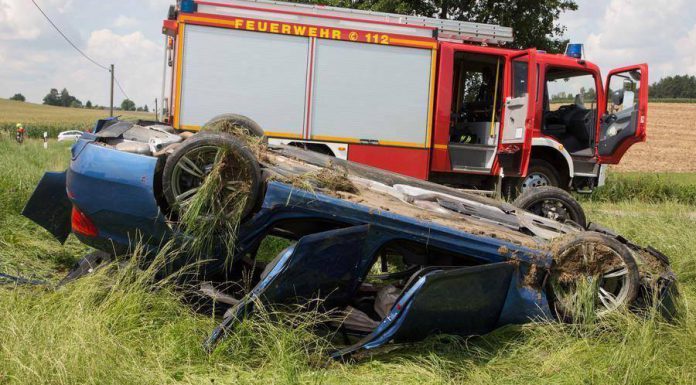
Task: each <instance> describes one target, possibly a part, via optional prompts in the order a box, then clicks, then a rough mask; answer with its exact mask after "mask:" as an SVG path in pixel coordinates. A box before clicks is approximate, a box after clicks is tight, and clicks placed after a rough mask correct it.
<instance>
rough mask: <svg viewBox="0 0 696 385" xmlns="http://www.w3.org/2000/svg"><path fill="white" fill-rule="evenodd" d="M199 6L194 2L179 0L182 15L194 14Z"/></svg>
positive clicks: (191, 0)
mask: <svg viewBox="0 0 696 385" xmlns="http://www.w3.org/2000/svg"><path fill="white" fill-rule="evenodd" d="M197 8H198V4H196V2H195V1H194V0H179V9H180V10H181V12H182V13H194V12H196V11H197V10H198V9H197Z"/></svg>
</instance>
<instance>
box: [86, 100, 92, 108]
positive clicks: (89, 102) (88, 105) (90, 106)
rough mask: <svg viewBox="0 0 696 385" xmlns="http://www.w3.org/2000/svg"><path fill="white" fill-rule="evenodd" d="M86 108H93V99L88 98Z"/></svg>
mask: <svg viewBox="0 0 696 385" xmlns="http://www.w3.org/2000/svg"><path fill="white" fill-rule="evenodd" d="M85 108H89V109H91V108H92V101H90V100H88V101H87V103H85Z"/></svg>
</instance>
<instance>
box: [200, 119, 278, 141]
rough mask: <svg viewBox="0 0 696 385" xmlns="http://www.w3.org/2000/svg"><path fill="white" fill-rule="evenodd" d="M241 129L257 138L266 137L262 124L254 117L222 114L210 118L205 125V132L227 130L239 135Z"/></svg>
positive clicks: (203, 129) (229, 132)
mask: <svg viewBox="0 0 696 385" xmlns="http://www.w3.org/2000/svg"><path fill="white" fill-rule="evenodd" d="M239 130H241V131H242V132H243V133H244V134H246V135H249V136H251V137H255V138H264V140H266V138H265V133H264V131H263V129H262V128H261V126H260V125H259V124H258V123H256V122H255V121H253V120H252V119H250V118H248V117H246V116H244V115H237V114H222V115H218V116H216V117H214V118H212V119H210V120H209V121H208V122H207V123H206V124H204V125H203V128H202V129H201V131H203V132H206V131H208V132H226V133H228V134H233V135H237V134H238V131H239Z"/></svg>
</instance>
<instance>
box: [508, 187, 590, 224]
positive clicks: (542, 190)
mask: <svg viewBox="0 0 696 385" xmlns="http://www.w3.org/2000/svg"><path fill="white" fill-rule="evenodd" d="M512 205H513V206H515V207H519V208H521V209H523V210H525V211H529V212H531V213H532V214H536V215H539V216H541V217H545V218H549V219H553V220H556V221H559V222H565V221H568V220H570V221H573V222H575V223H577V224H578V225H579V226H581V227H582V228H583V229H584V228H587V216H586V215H585V210H583V208H582V206H580V203H578V201H577V200H575V198H573V196H572V195H570V193H569V192H567V191H565V190H562V189H560V188H558V187H552V186H544V187H536V188H532V189H529V190H527V191H525V192H524V193H522V194H521V195H520V196H518V197H517V199H515V200H514V201H513V202H512Z"/></svg>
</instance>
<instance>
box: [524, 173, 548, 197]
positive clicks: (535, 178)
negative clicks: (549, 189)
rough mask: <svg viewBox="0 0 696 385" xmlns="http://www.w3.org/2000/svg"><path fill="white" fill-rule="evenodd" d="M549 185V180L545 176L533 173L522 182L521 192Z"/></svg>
mask: <svg viewBox="0 0 696 385" xmlns="http://www.w3.org/2000/svg"><path fill="white" fill-rule="evenodd" d="M550 185H551V182H550V181H549V178H548V177H547V176H546V175H544V174H542V173H539V172H534V173H531V174H529V175H527V177H526V178H524V180H523V181H522V192H525V191H526V190H527V189H529V188H534V187H541V186H550Z"/></svg>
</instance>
